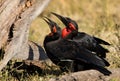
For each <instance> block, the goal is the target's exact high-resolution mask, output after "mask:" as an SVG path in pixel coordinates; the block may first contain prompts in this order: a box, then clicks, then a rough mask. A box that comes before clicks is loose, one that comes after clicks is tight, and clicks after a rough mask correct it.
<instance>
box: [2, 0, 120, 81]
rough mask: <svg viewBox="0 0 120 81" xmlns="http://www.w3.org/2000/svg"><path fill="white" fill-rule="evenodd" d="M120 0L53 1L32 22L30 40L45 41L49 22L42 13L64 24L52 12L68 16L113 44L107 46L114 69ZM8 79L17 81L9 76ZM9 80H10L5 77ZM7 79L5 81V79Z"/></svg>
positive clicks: (41, 79)
mask: <svg viewBox="0 0 120 81" xmlns="http://www.w3.org/2000/svg"><path fill="white" fill-rule="evenodd" d="M119 3H120V0H114V1H113V0H59V1H58V0H52V1H51V3H50V4H49V5H48V7H47V8H46V9H45V11H44V12H43V13H42V14H41V15H40V16H39V17H38V18H37V19H36V20H35V21H34V22H33V23H32V25H31V29H30V36H29V39H30V40H33V41H35V42H37V43H40V44H42V42H43V40H44V37H45V35H46V34H48V33H49V28H48V26H47V24H46V23H45V22H44V21H43V20H42V18H41V17H42V16H43V15H44V16H48V17H50V18H51V19H53V20H55V21H56V22H57V23H58V24H59V25H60V26H61V27H64V25H62V23H61V22H60V21H59V20H58V19H57V18H55V17H54V16H52V15H50V12H56V13H58V14H62V15H64V16H68V17H70V18H72V19H74V20H75V21H77V23H78V25H79V31H83V32H86V33H88V34H90V35H94V36H96V37H100V38H102V39H104V40H106V41H108V42H110V43H111V46H107V48H108V49H109V50H110V53H108V55H107V59H108V60H109V61H110V63H111V66H110V68H116V67H120V14H119V13H120V5H119ZM51 76H52V77H54V76H53V75H49V74H48V75H47V76H43V75H42V76H39V75H34V76H33V75H30V76H29V77H28V78H26V79H25V78H23V77H21V81H22V80H23V79H24V81H26V80H27V81H31V80H32V81H45V80H46V81H47V80H48V78H50V77H51ZM7 77H8V78H7V80H11V81H16V80H14V78H12V79H11V77H10V76H7ZM5 80H6V79H5ZM5 80H4V78H3V79H2V81H5Z"/></svg>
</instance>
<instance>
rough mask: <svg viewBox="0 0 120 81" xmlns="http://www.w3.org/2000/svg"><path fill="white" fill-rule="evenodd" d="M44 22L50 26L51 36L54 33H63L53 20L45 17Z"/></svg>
mask: <svg viewBox="0 0 120 81" xmlns="http://www.w3.org/2000/svg"><path fill="white" fill-rule="evenodd" d="M43 20H44V21H45V22H46V23H47V24H48V25H49V28H50V30H51V33H50V34H49V35H53V34H54V33H59V34H60V32H61V28H60V27H59V26H58V25H57V24H56V23H55V22H54V21H53V20H51V19H49V18H47V17H44V18H43Z"/></svg>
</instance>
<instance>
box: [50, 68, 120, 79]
mask: <svg viewBox="0 0 120 81" xmlns="http://www.w3.org/2000/svg"><path fill="white" fill-rule="evenodd" d="M111 72H112V74H111V75H110V76H105V75H103V74H102V73H100V72H98V71H96V70H87V71H80V72H75V73H70V74H67V75H63V76H60V77H57V78H51V79H50V80H49V81H112V80H113V81H120V68H118V69H111Z"/></svg>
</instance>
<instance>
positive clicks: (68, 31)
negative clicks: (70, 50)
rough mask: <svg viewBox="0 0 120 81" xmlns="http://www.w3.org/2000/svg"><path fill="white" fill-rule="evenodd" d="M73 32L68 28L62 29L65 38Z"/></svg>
mask: <svg viewBox="0 0 120 81" xmlns="http://www.w3.org/2000/svg"><path fill="white" fill-rule="evenodd" d="M70 33H71V30H69V29H68V30H67V29H66V28H64V29H63V30H62V38H65V37H66V36H67V35H69V34H70Z"/></svg>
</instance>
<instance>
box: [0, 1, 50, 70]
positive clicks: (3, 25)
mask: <svg viewBox="0 0 120 81" xmlns="http://www.w3.org/2000/svg"><path fill="white" fill-rule="evenodd" d="M49 1H50V0H1V1H0V49H2V50H3V51H4V57H3V59H2V60H1V61H0V70H2V69H3V68H4V67H5V65H6V64H7V63H8V61H9V60H11V59H12V58H13V57H14V56H15V55H19V56H20V55H21V56H22V57H23V59H33V57H31V54H32V53H31V52H33V51H34V50H35V49H33V48H32V47H33V46H32V45H31V44H32V43H31V44H30V42H28V34H29V27H30V24H31V22H32V21H33V20H34V19H35V18H36V17H37V16H38V15H39V14H40V13H41V12H42V11H43V10H44V8H45V7H46V6H47V4H48V2H49ZM35 45H36V49H42V47H40V46H38V45H37V44H34V46H35ZM41 53H43V52H40V51H39V52H38V53H37V52H36V54H37V55H40V56H41ZM1 54H2V53H0V55H1ZM40 56H39V59H40V58H41V57H40ZM42 57H44V58H45V57H46V55H45V54H42Z"/></svg>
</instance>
